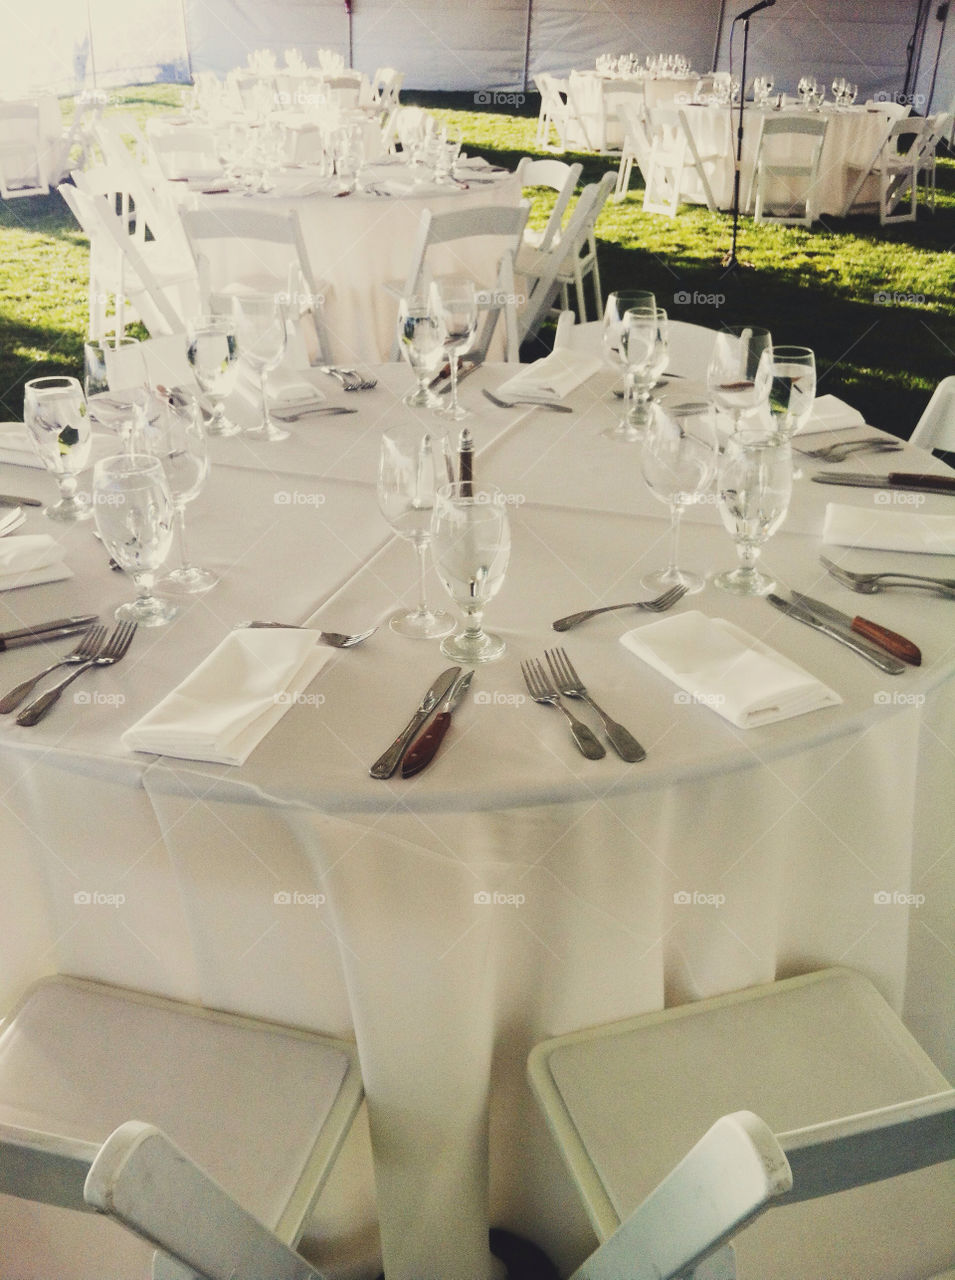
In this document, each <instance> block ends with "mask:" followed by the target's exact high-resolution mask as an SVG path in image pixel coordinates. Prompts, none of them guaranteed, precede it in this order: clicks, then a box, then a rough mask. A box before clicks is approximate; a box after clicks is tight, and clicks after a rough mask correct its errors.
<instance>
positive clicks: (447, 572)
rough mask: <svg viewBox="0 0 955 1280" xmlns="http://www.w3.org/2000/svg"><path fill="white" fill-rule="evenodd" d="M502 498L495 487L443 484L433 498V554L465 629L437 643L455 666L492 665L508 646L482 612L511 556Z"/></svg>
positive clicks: (501, 582)
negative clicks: (491, 629)
mask: <svg viewBox="0 0 955 1280" xmlns="http://www.w3.org/2000/svg"><path fill="white" fill-rule="evenodd" d="M506 504H507V499H506V495H505V494H503V493H501V492H500V490H499V489H495V488H493V487H490V486H488V487H485V488H478V487H475V486H472V485H471V484H461V483H460V482H457V483H455V484H449V485H443V486H442V487H441V488H440V489H439V490H438V492H437V494H436V495H435V503H434V516H433V522H432V526H431V528H432V535H431V536H432V541H431V555H432V559H433V560H434V567H435V569H436V570H437V573H438V577H439V578H440V579H441V581H442V583H443V584H444V588H445V590H446V591H447V592H448V594H449V595H450V596H451V598H452V600H453V601H454V602H455V604H456V605H457V606H458V608H459V609H461V611H462V612H463V613H464V615H465V627H464V630H463V631H461V632H458V633H457V634H456V635H453V636H448V637H447V638H446V639H445V640H442V642H441V652H442V653H443V654H444V655H445V657H447V658H451V659H452V661H455V662H490V661H492V660H493V659H495V658H499V657H500V656H501V654H502V653H503V652H504V650H505V648H506V646H505V644H504V641H503V640H502V639H501V638H500V636H496V635H492V634H491V633H489V632H487V631H485V630H484V609H485V606H486V605H487V603H488V601H489V600H491V599H493V597H494V596H496V595H497V593H498V591H499V590H500V589H501V585H502V584H503V582H504V574H505V572H506V570H507V562H508V559H509V557H510V553H511V535H510V527H509V524H508V519H507V511H506Z"/></svg>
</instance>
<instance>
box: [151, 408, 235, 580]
mask: <svg viewBox="0 0 955 1280" xmlns="http://www.w3.org/2000/svg"><path fill="white" fill-rule="evenodd" d="M144 440H145V446H146V452H147V453H151V454H152V455H153V456H154V457H156V458H158V459H159V461H160V462H161V463H162V467H163V471H164V472H165V475H166V483H167V485H168V487H169V492H170V494H171V496H172V501H173V506H174V507H175V512H176V521H175V530H176V542H177V544H178V548H179V568H178V569H173V570H172V572H171V573H167V574H166V576H165V577H164V578H163V579H162V582H161V585H163V586H172V587H176V588H177V589H178V590H180V591H187V592H189V593H190V594H195V593H197V592H200V591H208V590H209V589H210V587H214V586H215V585H216V583H217V582H218V581H219V576H218V574H216V573H213V572H212V570H211V569H200V568H199V567H198V566H197V565H194V564H191V563H190V560H189V557H188V554H187V552H186V504H187V503H190V502H192V501H193V500H194V499H195V498H197V497H198V496H199V493H200V492H201V490H202V487H203V485H204V484H205V482H206V477H207V476H208V475H209V454H208V452H207V450H206V436H205V431H204V430H203V426H202V415H201V414H200V412H199V406H198V404H197V403H196V401H195V399H194V398H193V397H192V396H187V395H185V394H183V392H181V391H179V390H173V391H171V392H169V394H168V395H167V396H166V397H165V398H164V400H163V403H162V405H161V408H160V412H159V414H158V415H157V417H156V418H155V419H154V420H153V421H152V422H150V423H149V425H148V427H147V430H146V432H145V436H144Z"/></svg>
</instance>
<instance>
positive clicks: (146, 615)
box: [113, 596, 179, 627]
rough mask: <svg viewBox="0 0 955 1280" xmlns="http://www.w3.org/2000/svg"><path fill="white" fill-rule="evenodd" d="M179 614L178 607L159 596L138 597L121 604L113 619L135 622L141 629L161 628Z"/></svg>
mask: <svg viewBox="0 0 955 1280" xmlns="http://www.w3.org/2000/svg"><path fill="white" fill-rule="evenodd" d="M178 612H179V606H178V605H177V604H173V602H172V601H171V600H164V599H162V597H160V596H140V597H138V598H137V599H136V600H130V601H129V603H128V604H121V605H120V606H119V608H118V609H117V610H116V612H115V613H114V614H113V617H114V618H115V619H116V621H117V622H136V623H138V624H139V626H141V627H163V626H165V625H166V623H167V622H171V621H172V620H173V618H174V617H175V616H176V614H177V613H178Z"/></svg>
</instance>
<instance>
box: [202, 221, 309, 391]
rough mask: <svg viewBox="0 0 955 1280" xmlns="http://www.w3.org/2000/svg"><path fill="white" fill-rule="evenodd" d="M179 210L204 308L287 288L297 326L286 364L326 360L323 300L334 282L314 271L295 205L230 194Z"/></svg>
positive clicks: (223, 306) (214, 309) (217, 308)
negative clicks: (252, 203) (283, 207)
mask: <svg viewBox="0 0 955 1280" xmlns="http://www.w3.org/2000/svg"><path fill="white" fill-rule="evenodd" d="M180 216H181V219H182V229H183V231H184V232H185V236H186V239H187V241H188V242H189V246H190V248H191V250H192V255H193V258H194V260H195V264H196V270H197V272H198V276H199V298H200V303H201V309H202V311H203V312H205V313H214V312H217V311H222V310H228V309H229V308H231V306H232V298H233V297H234V296H235V295H236V294H241V293H272V294H284V295H286V296H287V297H288V300H289V313H290V316H291V317H292V318H293V320H294V322H295V325H296V328H297V331H298V332H297V341H296V343H295V344H294V346H293V348H292V350H291V351H290V353H289V356H288V359H287V363H288V366H289V367H290V368H291V367H304V366H305V365H309V364H318V363H322V362H327V360H328V359H329V358H330V357H329V351H330V348H329V342H328V335H327V332H326V326H325V319H324V304H325V298H326V297H327V295H328V293H329V290H330V288H331V286H330V285H329V284H328V282H327V281H325V280H319V279H317V278H316V276H315V275H314V272H313V271H312V267H311V263H310V261H309V257H308V250H307V249H306V247H305V240H304V238H303V236H302V228H301V226H300V224H299V219H298V214H297V213H296V212H295V211H294V210H292V211H290V212H287V213H286V212H282V211H280V210H270V209H260V208H250V207H249V205H248V204H247V203H241V204H240V203H238V202H237V201H231V200H229V201H223V202H222V203H218V204H216V206H215V208H214V209H183V210H182V212H181V215H180Z"/></svg>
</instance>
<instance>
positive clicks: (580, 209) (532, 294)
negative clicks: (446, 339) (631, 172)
mask: <svg viewBox="0 0 955 1280" xmlns="http://www.w3.org/2000/svg"><path fill="white" fill-rule="evenodd" d="M615 178H616V174H614V173H613V171H612V170H611V171H610V172H608V173H606V174H604V176H603V178H601V180H600V182H591V183H588V185H587V186H586V187H584V189H583V191H581V193H580V195H579V197H578V198H577V203H576V204H575V205H574V208H573V210H572V212H571V215H570V217H569V218H568V220H567V225H566V226H565V227H564V229H563V231H562V232H561V236H560V239H559V241H557V242H556V243H552V244H551V246H550V248H549V249H548V250H547V251H546V252H545V253H540V254H539V255H538V260H537V263H536V266H535V275H534V277H533V278H532V279H531V280H530V282H529V286H530V287H529V289H528V292H527V297H526V298H525V300H524V302H523V304H522V306H521V310H520V313H519V317H518V320H519V325H520V334H521V340H522V341H523V340H524V339H525V338H526V337H528V336H530V335H532V334H535V333H536V332H537V330H538V329H539V328H540V326H541V324H542V323H543V321H544V319H545V317H546V316H547V314H548V312H549V311H550V309H551V306H552V304H553V302H554V299H555V297H556V296H557V293H558V291H559V290H560V287H561V279H560V277H561V274H562V273H563V272H564V271H565V270H566V268H567V263H568V260H569V259H572V258H573V255H574V254H575V253H576V252H578V250H579V246H580V245H581V244H582V243H584V242H586V240H587V237H588V235H589V232H590V230H591V229H592V227H593V225H594V223H595V222H596V219H597V216H598V215H599V213H600V210H601V209H602V208H603V206H604V204H605V203H606V200H607V196H608V195H609V192H610V188H611V187H612V186H613V183H614V180H615Z"/></svg>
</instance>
